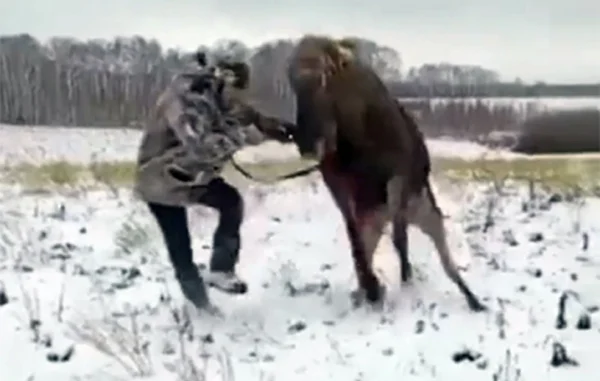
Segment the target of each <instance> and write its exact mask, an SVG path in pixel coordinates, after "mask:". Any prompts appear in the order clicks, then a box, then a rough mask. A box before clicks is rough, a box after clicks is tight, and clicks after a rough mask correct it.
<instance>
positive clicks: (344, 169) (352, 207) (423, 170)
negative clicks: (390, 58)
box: [287, 35, 486, 311]
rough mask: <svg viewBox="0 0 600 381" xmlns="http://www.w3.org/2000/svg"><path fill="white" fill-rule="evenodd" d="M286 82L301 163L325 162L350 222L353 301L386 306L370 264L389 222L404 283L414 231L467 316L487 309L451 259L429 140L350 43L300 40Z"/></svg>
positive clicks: (324, 170)
mask: <svg viewBox="0 0 600 381" xmlns="http://www.w3.org/2000/svg"><path fill="white" fill-rule="evenodd" d="M287 75H288V79H289V81H290V84H291V86H292V88H293V90H294V92H295V94H296V100H297V103H296V104H297V111H296V124H297V125H298V130H297V131H296V132H295V134H294V141H295V143H296V145H297V147H298V150H299V152H300V154H301V156H302V157H304V158H310V159H315V160H317V161H318V162H319V165H320V166H319V169H320V172H321V174H322V176H323V180H324V182H325V184H326V185H327V187H328V189H329V190H330V192H331V194H332V196H333V199H334V200H335V203H336V205H337V207H338V208H339V210H340V211H341V213H342V216H343V218H344V220H345V223H346V228H347V234H348V239H349V241H350V245H351V247H352V256H353V260H354V267H355V271H356V276H357V278H358V284H359V289H358V290H357V291H355V292H353V297H354V298H355V300H356V301H357V302H360V301H363V300H364V299H366V300H367V301H368V302H370V303H378V302H380V301H381V300H382V299H383V296H384V291H385V289H384V288H383V287H382V285H381V284H380V281H379V280H378V279H377V276H376V275H375V273H374V272H373V267H372V259H373V253H374V251H375V248H376V246H377V244H378V242H379V240H380V238H381V235H382V232H383V229H384V226H385V224H386V223H387V222H388V221H390V220H391V221H392V224H393V243H394V246H395V248H396V251H397V253H398V256H399V260H400V265H401V274H400V277H401V280H402V281H403V282H406V281H408V280H410V279H411V277H412V270H411V264H410V261H409V259H408V247H407V246H408V241H407V225H408V224H409V223H411V224H415V225H417V226H418V227H419V228H420V229H421V230H422V231H423V232H424V233H425V234H426V235H428V236H429V237H430V238H431V239H432V240H433V242H434V244H435V247H436V249H437V252H438V254H439V257H440V260H441V262H442V266H443V267H444V271H445V272H446V274H447V275H448V277H450V279H451V280H452V281H453V282H454V283H455V284H456V285H457V286H458V288H459V289H460V291H461V292H462V293H463V295H464V296H465V298H466V301H467V303H468V305H469V307H470V309H471V310H474V311H482V310H485V309H486V307H485V306H484V305H483V304H482V303H481V302H480V301H479V298H478V297H477V296H476V295H475V294H474V293H473V292H472V291H471V290H470V289H469V287H468V286H467V284H466V283H465V281H464V280H463V278H462V277H461V275H460V273H459V272H458V269H457V266H456V264H455V263H454V261H453V259H452V256H451V255H450V250H449V248H448V243H447V240H446V231H445V228H444V223H443V216H442V213H441V211H440V209H439V207H438V206H437V203H436V200H435V197H434V195H433V193H432V190H431V186H430V183H429V173H430V161H429V153H428V150H427V147H426V146H425V142H424V139H423V137H422V135H421V134H420V132H419V131H418V128H417V125H416V123H415V121H414V119H413V118H412V117H411V116H410V115H409V114H408V112H407V111H406V110H405V109H404V108H403V107H402V106H400V105H399V104H398V103H397V101H396V100H395V99H394V98H393V97H392V96H391V95H390V93H389V92H388V90H387V89H386V87H385V86H384V84H383V82H382V81H381V79H380V78H379V77H378V76H377V75H376V74H375V72H374V71H373V70H372V69H370V68H369V67H367V66H366V65H364V64H361V63H360V62H359V61H358V60H357V59H355V55H354V46H353V45H352V43H351V42H350V41H349V40H340V41H336V40H333V39H331V38H328V37H323V36H315V35H307V36H304V37H303V38H302V39H301V40H300V41H299V43H298V44H297V45H296V47H295V49H294V52H293V53H292V55H291V57H290V61H289V65H288V71H287Z"/></svg>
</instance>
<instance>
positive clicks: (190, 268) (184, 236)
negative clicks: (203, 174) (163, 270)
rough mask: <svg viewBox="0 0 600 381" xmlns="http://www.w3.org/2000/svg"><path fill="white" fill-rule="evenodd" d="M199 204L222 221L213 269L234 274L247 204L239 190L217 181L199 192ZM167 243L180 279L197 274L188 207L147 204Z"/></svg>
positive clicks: (218, 232) (221, 180) (216, 231)
mask: <svg viewBox="0 0 600 381" xmlns="http://www.w3.org/2000/svg"><path fill="white" fill-rule="evenodd" d="M194 201H196V202H197V203H198V204H200V205H205V206H208V207H211V208H214V209H216V210H217V211H218V212H219V222H218V225H217V229H216V230H215V232H214V235H213V250H212V257H211V260H210V269H211V270H213V271H233V270H234V268H235V265H236V263H237V261H238V255H239V251H240V244H241V242H240V226H241V224H242V221H243V218H244V202H243V199H242V196H241V194H240V193H239V191H238V190H237V189H236V188H234V187H233V186H231V185H229V184H227V183H226V182H225V181H224V180H223V179H221V178H217V179H215V180H213V181H211V182H210V183H209V184H208V185H206V186H205V189H204V191H202V192H199V197H198V199H197V200H194ZM148 206H149V208H150V212H151V213H152V215H154V217H155V218H156V221H157V222H158V225H159V227H160V230H161V231H162V235H163V238H164V240H165V243H166V246H167V251H168V253H169V259H170V260H171V263H172V264H173V267H174V269H175V273H176V275H178V276H183V277H185V276H186V275H192V276H193V275H194V274H196V271H197V270H196V267H195V265H194V262H193V251H192V243H191V238H190V232H189V228H188V219H187V214H186V208H185V207H183V206H168V205H162V204H155V203H148Z"/></svg>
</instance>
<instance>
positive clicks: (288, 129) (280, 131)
mask: <svg viewBox="0 0 600 381" xmlns="http://www.w3.org/2000/svg"><path fill="white" fill-rule="evenodd" d="M275 131H276V133H274V134H273V138H275V140H277V141H278V142H280V143H291V142H293V141H294V134H295V133H296V125H295V124H293V123H288V122H281V123H280V124H279V125H278V126H277V129H276V130H275Z"/></svg>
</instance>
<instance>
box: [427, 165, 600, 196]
mask: <svg viewBox="0 0 600 381" xmlns="http://www.w3.org/2000/svg"><path fill="white" fill-rule="evenodd" d="M433 171H434V174H435V175H442V176H446V177H448V178H450V179H452V180H458V181H502V180H517V181H525V182H532V181H533V182H539V183H543V184H544V185H545V186H546V187H548V188H551V189H556V190H572V189H574V188H577V189H579V190H581V191H583V192H584V193H588V194H590V193H593V194H596V193H597V191H598V188H599V187H600V158H598V157H590V156H572V155H564V156H559V155H553V156H543V157H522V158H514V159H500V158H494V159H476V160H465V159H459V158H443V159H435V160H434V163H433Z"/></svg>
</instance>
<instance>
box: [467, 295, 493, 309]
mask: <svg viewBox="0 0 600 381" xmlns="http://www.w3.org/2000/svg"><path fill="white" fill-rule="evenodd" d="M467 304H468V305H469V309H470V310H471V311H473V312H484V311H487V309H488V308H487V306H486V305H485V304H483V303H481V302H480V301H479V299H477V298H476V297H473V298H468V299H467Z"/></svg>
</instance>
